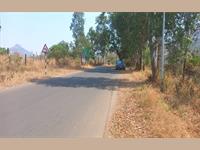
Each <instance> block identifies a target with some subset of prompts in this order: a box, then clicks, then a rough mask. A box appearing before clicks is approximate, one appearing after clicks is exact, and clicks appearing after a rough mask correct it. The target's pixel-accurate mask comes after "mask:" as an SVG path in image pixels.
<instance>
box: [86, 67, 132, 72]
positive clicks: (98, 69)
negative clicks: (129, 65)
mask: <svg viewBox="0 0 200 150" xmlns="http://www.w3.org/2000/svg"><path fill="white" fill-rule="evenodd" d="M84 72H89V73H110V74H126V73H131V72H133V71H132V70H125V71H124V70H115V67H112V66H111V67H98V68H95V69H85V70H84Z"/></svg>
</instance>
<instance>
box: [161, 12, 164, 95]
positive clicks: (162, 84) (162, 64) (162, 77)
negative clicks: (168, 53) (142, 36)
mask: <svg viewBox="0 0 200 150" xmlns="http://www.w3.org/2000/svg"><path fill="white" fill-rule="evenodd" d="M164 36H165V12H163V29H162V49H161V65H160V80H161V82H160V91H161V92H164V70H165V69H164V64H165V60H164V57H165V56H164V52H165V39H164Z"/></svg>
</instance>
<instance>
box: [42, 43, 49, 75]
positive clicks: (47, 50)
mask: <svg viewBox="0 0 200 150" xmlns="http://www.w3.org/2000/svg"><path fill="white" fill-rule="evenodd" d="M48 52H49V48H48V47H47V45H46V44H44V47H43V49H42V53H44V59H45V67H44V69H45V75H47V54H48Z"/></svg>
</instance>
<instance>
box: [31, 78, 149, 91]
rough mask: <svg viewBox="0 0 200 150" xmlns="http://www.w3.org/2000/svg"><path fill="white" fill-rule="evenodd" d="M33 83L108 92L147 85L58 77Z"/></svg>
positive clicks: (106, 79) (115, 80)
mask: <svg viewBox="0 0 200 150" xmlns="http://www.w3.org/2000/svg"><path fill="white" fill-rule="evenodd" d="M32 82H35V83H36V84H42V85H45V86H51V87H72V88H79V87H85V88H97V89H106V90H116V88H117V87H123V88H129V87H138V86H142V85H143V84H145V82H131V81H129V80H126V79H110V78H104V77H98V78H96V77H69V78H67V77H57V78H51V79H47V80H33V81H32Z"/></svg>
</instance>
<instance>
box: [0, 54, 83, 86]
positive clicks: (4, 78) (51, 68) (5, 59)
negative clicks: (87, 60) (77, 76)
mask: <svg viewBox="0 0 200 150" xmlns="http://www.w3.org/2000/svg"><path fill="white" fill-rule="evenodd" d="M47 63H48V64H47V69H46V70H47V74H45V60H44V58H43V57H38V58H27V62H26V64H25V59H24V58H21V57H19V56H14V55H13V56H8V55H0V89H1V88H5V87H10V86H14V85H18V84H21V83H24V82H29V81H31V80H32V79H41V78H46V77H51V76H59V75H65V74H67V73H69V72H72V71H75V70H80V69H81V66H80V63H79V60H76V59H72V58H67V59H66V60H65V62H64V64H63V65H58V64H56V62H55V60H54V59H48V61H47Z"/></svg>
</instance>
